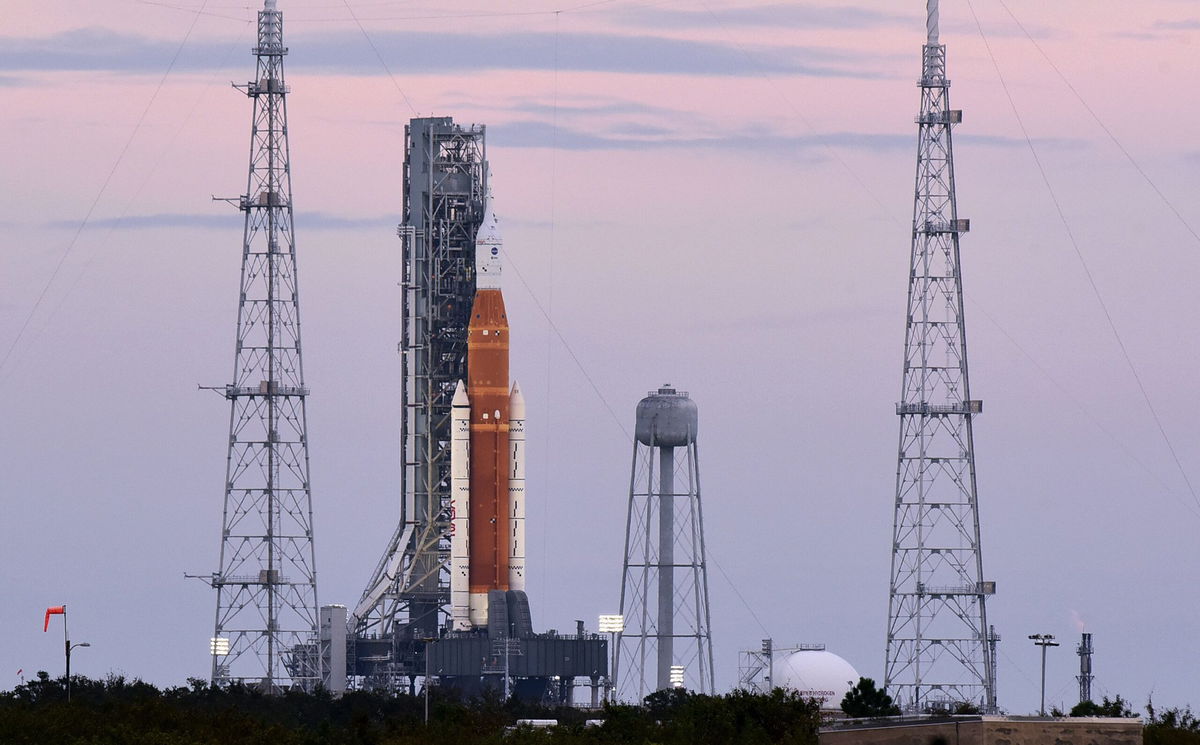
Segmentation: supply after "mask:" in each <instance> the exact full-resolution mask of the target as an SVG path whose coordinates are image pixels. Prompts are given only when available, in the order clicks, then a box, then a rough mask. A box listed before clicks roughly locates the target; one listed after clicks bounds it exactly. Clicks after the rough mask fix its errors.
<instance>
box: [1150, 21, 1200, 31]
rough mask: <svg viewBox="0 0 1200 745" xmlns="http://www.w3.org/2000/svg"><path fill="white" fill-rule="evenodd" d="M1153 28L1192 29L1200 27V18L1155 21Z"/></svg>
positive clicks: (1168, 29) (1167, 29) (1169, 29)
mask: <svg viewBox="0 0 1200 745" xmlns="http://www.w3.org/2000/svg"><path fill="white" fill-rule="evenodd" d="M1151 28H1156V29H1162V30H1166V31H1191V30H1193V29H1200V20H1197V19H1195V18H1186V19H1184V20H1182V21H1155V22H1154V24H1153V25H1152V26H1151Z"/></svg>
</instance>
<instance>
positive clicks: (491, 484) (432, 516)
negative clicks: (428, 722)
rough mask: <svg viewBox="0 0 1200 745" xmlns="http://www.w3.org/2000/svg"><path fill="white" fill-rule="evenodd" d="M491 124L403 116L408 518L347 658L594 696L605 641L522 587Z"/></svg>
mask: <svg viewBox="0 0 1200 745" xmlns="http://www.w3.org/2000/svg"><path fill="white" fill-rule="evenodd" d="M484 132H485V130H484V128H483V127H482V126H467V127H464V126H461V125H458V124H455V123H454V121H453V120H452V119H450V118H449V117H437V118H418V119H413V120H412V121H411V122H410V123H409V125H408V126H407V127H406V128H405V162H404V223H403V224H402V225H401V226H400V230H399V233H400V238H401V241H402V250H403V255H404V280H403V293H404V300H403V306H402V307H403V319H402V331H401V342H400V350H401V356H402V361H401V375H402V386H403V388H402V390H403V393H402V403H403V406H402V411H401V422H402V424H401V432H402V438H403V444H402V448H401V451H402V457H403V464H402V466H403V467H402V479H401V483H402V486H401V497H402V498H401V505H400V508H401V509H400V522H399V524H398V526H397V528H396V530H395V532H394V533H393V535H392V538H391V540H390V541H389V543H388V546H387V548H386V549H385V551H384V553H383V556H382V557H381V558H380V560H379V562H378V564H377V565H376V568H375V571H374V573H373V574H372V576H371V579H370V581H369V582H368V584H367V587H366V590H365V591H364V592H363V595H362V598H361V599H360V601H359V603H358V606H357V607H356V608H355V610H354V611H353V613H352V614H351V615H350V617H349V619H348V626H349V628H350V631H351V634H352V636H351V638H350V640H349V643H348V645H347V658H346V659H347V671H348V673H349V674H350V675H352V676H355V677H357V678H359V679H360V680H362V681H364V684H365V685H369V686H375V687H388V688H396V689H402V688H406V687H407V688H408V689H409V690H415V687H416V681H417V679H418V678H420V679H421V680H422V684H423V685H430V684H435V683H436V684H438V685H448V686H452V687H455V688H458V689H460V690H462V691H464V692H467V693H476V692H479V691H480V690H482V689H486V688H492V689H495V690H497V691H503V692H504V694H505V695H508V694H515V695H518V696H521V697H522V698H525V699H537V700H548V701H556V702H559V703H567V702H570V700H571V697H572V695H573V688H574V681H575V679H576V678H583V679H585V680H587V681H589V682H590V685H591V688H592V700H593V701H596V700H597V699H598V693H599V690H600V686H601V683H602V681H603V680H605V679H607V677H608V667H607V653H608V652H607V649H608V648H607V642H606V641H605V640H604V639H603V638H601V637H599V636H597V635H594V634H587V633H585V632H584V630H583V629H582V627H581V626H580V627H579V628H577V629H576V632H575V633H574V634H571V635H559V634H557V633H555V632H549V633H541V634H539V633H535V632H534V631H533V619H532V613H531V610H530V599H529V597H528V596H527V595H526V593H525V502H526V495H525V438H524V431H525V403H524V399H523V397H522V395H521V391H520V387H519V386H517V385H515V384H513V385H512V386H511V387H510V385H509V374H508V373H509V361H508V358H509V332H510V328H509V322H508V316H507V311H506V310H505V306H504V297H503V293H502V290H501V287H500V273H501V268H502V251H503V248H502V240H501V237H500V230H499V221H498V220H497V218H496V215H495V212H494V207H493V199H492V194H491V190H490V184H489V183H488V181H489V174H488V168H487V159H486V146H485V138H484ZM325 641H326V640H322V646H323V647H324V645H325Z"/></svg>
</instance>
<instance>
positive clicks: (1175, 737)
mask: <svg viewBox="0 0 1200 745" xmlns="http://www.w3.org/2000/svg"><path fill="white" fill-rule="evenodd" d="M1142 743H1143V745H1200V720H1198V719H1196V716H1195V715H1194V714H1192V709H1191V707H1187V708H1184V709H1178V708H1174V709H1167V710H1165V711H1158V710H1157V709H1155V708H1154V701H1148V702H1147V703H1146V726H1145V727H1144V728H1143V729H1142Z"/></svg>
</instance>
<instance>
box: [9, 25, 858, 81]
mask: <svg viewBox="0 0 1200 745" xmlns="http://www.w3.org/2000/svg"><path fill="white" fill-rule="evenodd" d="M555 38H556V37H555V35H554V34H552V33H536V32H524V33H515V34H504V35H474V34H462V33H419V32H415V31H381V32H375V33H372V34H371V41H372V43H373V44H374V45H375V47H376V48H378V49H379V52H380V55H381V56H382V57H383V58H384V59H385V60H387V61H388V64H389V66H390V67H392V68H393V69H395V70H403V71H405V73H406V74H440V73H453V72H459V73H461V72H468V71H483V70H549V69H554V68H555V65H556V64H557V66H558V69H560V70H572V71H589V72H609V73H628V74H660V75H714V76H739V75H759V74H773V75H804V76H814V77H867V78H874V77H880V76H881V73H880V72H879V71H878V70H875V69H872V68H871V67H870V65H869V61H864V59H863V57H862V55H851V54H848V53H844V52H841V51H838V50H833V49H823V48H819V47H801V46H794V47H770V48H756V49H751V50H749V51H748V52H743V51H742V50H741V49H740V48H737V47H733V46H729V45H726V44H721V43H717V42H708V41H690V40H682V39H668V38H663V37H659V36H649V35H617V34H595V33H564V34H562V35H561V37H559V38H558V54H557V63H556V55H555ZM288 43H289V46H290V48H291V54H290V55H289V57H288V62H287V64H288V66H289V67H290V68H291V69H299V70H303V71H305V72H308V73H316V74H322V73H337V74H359V75H382V74H385V72H386V71H385V70H384V69H383V66H382V65H380V64H379V60H378V59H377V58H376V56H375V54H374V51H373V50H372V49H371V48H370V46H369V45H368V44H366V42H365V40H364V39H363V37H362V35H361V34H359V33H352V32H350V31H344V32H339V31H327V32H325V33H322V34H321V35H319V36H317V35H295V36H291V37H290V38H289V40H288ZM228 48H229V45H228V43H215V42H195V43H193V44H190V45H189V46H188V48H186V49H185V50H184V53H183V54H181V55H180V57H179V59H178V60H177V61H176V63H175V68H174V69H176V70H180V71H196V70H215V69H219V68H220V67H222V66H223V65H224V61H225V59H226V53H227V52H228ZM176 49H177V47H176V46H175V44H174V43H172V42H164V41H158V40H154V39H150V38H147V37H143V36H138V35H134V34H123V33H116V32H113V31H109V30H106V29H99V28H87V29H76V30H73V31H65V32H62V33H59V34H55V35H52V36H47V37H41V38H35V39H29V38H22V37H12V36H10V37H2V38H0V71H4V70H8V71H17V70H21V71H35V70H42V71H59V70H89V71H111V72H119V73H153V72H160V71H161V70H164V69H166V65H167V63H168V61H169V60H171V59H172V58H173V56H174V54H175V51H176ZM248 65H249V60H247V69H248Z"/></svg>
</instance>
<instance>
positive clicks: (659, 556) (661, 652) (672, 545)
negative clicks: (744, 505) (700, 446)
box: [613, 386, 715, 701]
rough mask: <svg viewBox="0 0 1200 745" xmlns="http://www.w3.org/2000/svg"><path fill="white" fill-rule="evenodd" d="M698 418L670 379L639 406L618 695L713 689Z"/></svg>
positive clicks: (623, 697) (639, 696) (618, 652)
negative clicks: (685, 689) (697, 443)
mask: <svg viewBox="0 0 1200 745" xmlns="http://www.w3.org/2000/svg"><path fill="white" fill-rule="evenodd" d="M698 420H699V412H698V409H697V407H696V403H695V402H694V401H692V400H691V399H690V398H689V397H688V394H687V393H684V392H682V391H676V390H675V389H673V388H671V387H669V386H664V387H662V388H660V389H658V390H657V391H652V392H650V393H649V394H648V395H647V396H646V398H643V399H642V400H641V401H640V402H639V403H638V406H637V422H636V428H635V438H634V443H633V470H632V474H631V476H630V483H629V510H628V514H627V517H626V522H625V557H624V566H623V569H622V574H621V606H620V607H621V615H622V616H624V619H625V621H624V622H625V628H624V631H622V632H621V633H620V634H619V635H618V637H617V649H616V659H615V661H614V664H613V681H614V685H615V686H616V689H617V698H618V700H623V701H628V700H636V701H641V699H642V698H644V697H645V696H646V695H648V694H650V693H652V692H654V691H656V690H663V689H666V688H671V687H674V686H686V687H688V688H689V689H691V690H695V691H699V692H701V693H713V691H714V690H715V686H714V678H713V656H712V638H711V634H710V629H711V625H710V622H709V606H708V570H707V567H706V564H705V553H704V517H703V514H702V512H701V506H700V471H699V466H698V462H697V458H696V429H697V422H698ZM680 476H681V477H682V483H677V481H676V479H677V477H680Z"/></svg>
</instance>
